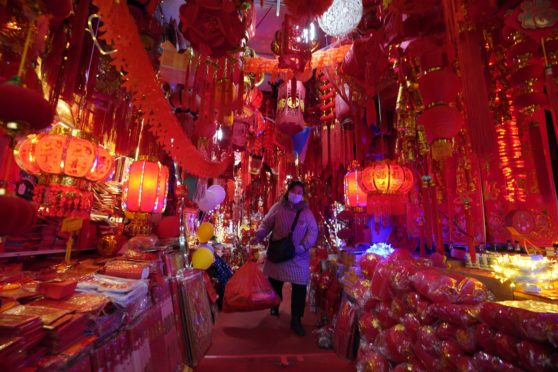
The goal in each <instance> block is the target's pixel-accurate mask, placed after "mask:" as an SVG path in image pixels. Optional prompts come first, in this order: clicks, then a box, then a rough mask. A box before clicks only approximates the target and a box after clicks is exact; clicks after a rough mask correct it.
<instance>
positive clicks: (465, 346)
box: [455, 327, 477, 353]
mask: <svg viewBox="0 0 558 372" xmlns="http://www.w3.org/2000/svg"><path fill="white" fill-rule="evenodd" d="M455 342H457V346H459V348H460V349H461V350H463V351H464V352H466V353H473V352H474V351H475V350H477V338H476V336H475V328H474V327H467V328H459V329H458V330H457V331H456V332H455Z"/></svg>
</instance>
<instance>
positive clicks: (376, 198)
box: [360, 160, 413, 215]
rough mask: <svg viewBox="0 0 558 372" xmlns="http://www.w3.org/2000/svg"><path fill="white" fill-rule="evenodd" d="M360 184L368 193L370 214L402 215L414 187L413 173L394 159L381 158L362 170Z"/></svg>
mask: <svg viewBox="0 0 558 372" xmlns="http://www.w3.org/2000/svg"><path fill="white" fill-rule="evenodd" d="M360 186H361V188H362V189H363V190H364V191H365V192H367V193H368V200H367V209H368V213H369V214H376V215H402V214H404V213H405V201H406V197H407V193H408V192H409V190H411V188H412V187H413V173H412V172H411V170H410V169H409V168H407V167H406V166H403V165H399V164H398V163H396V162H394V161H391V160H381V161H377V162H374V163H372V164H371V165H369V166H368V167H366V168H365V169H364V170H363V171H362V177H361V178H360Z"/></svg>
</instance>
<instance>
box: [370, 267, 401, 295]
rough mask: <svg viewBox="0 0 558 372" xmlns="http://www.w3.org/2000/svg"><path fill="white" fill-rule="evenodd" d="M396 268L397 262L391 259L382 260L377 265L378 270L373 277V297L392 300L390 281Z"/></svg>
mask: <svg viewBox="0 0 558 372" xmlns="http://www.w3.org/2000/svg"><path fill="white" fill-rule="evenodd" d="M395 269H396V267H395V264H394V263H393V262H391V261H382V262H379V263H378V265H376V271H375V272H374V276H373V277H372V287H371V290H372V297H374V298H376V299H378V300H380V301H390V300H391V293H390V285H389V283H390V277H391V276H392V273H393V270H395Z"/></svg>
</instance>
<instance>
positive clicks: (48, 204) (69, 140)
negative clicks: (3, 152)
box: [14, 126, 114, 218]
mask: <svg viewBox="0 0 558 372" xmlns="http://www.w3.org/2000/svg"><path fill="white" fill-rule="evenodd" d="M14 156H15V159H16V162H17V164H18V165H19V166H20V167H21V168H22V169H23V170H24V171H26V172H27V173H29V174H33V175H36V176H39V183H38V185H37V187H36V188H35V196H34V201H35V202H37V203H38V204H39V206H40V207H39V214H40V215H43V216H56V217H83V218H86V217H88V216H89V212H90V210H91V203H92V192H91V186H92V182H101V181H104V180H106V179H107V178H109V177H110V176H111V175H112V173H113V171H114V158H113V157H112V155H111V154H110V153H109V152H108V151H107V150H106V149H104V148H103V147H102V146H100V145H98V144H96V143H95V142H94V141H93V140H92V138H91V137H90V136H88V135H87V134H86V133H84V132H82V131H80V130H76V129H69V128H66V127H63V126H55V127H53V128H52V130H50V132H48V133H41V134H39V135H29V136H28V137H26V138H25V139H24V140H23V141H20V142H19V143H18V144H17V145H16V147H15V149H14Z"/></svg>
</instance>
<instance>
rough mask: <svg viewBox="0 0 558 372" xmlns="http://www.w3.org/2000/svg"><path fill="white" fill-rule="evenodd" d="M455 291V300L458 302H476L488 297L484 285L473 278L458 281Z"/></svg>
mask: <svg viewBox="0 0 558 372" xmlns="http://www.w3.org/2000/svg"><path fill="white" fill-rule="evenodd" d="M457 292H458V295H457V302H458V303H460V304H478V303H480V302H483V301H486V299H487V298H488V290H487V289H486V286H485V285H484V284H483V283H481V282H479V281H478V280H476V279H473V278H465V279H463V280H462V281H460V282H459V286H458V287H457Z"/></svg>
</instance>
